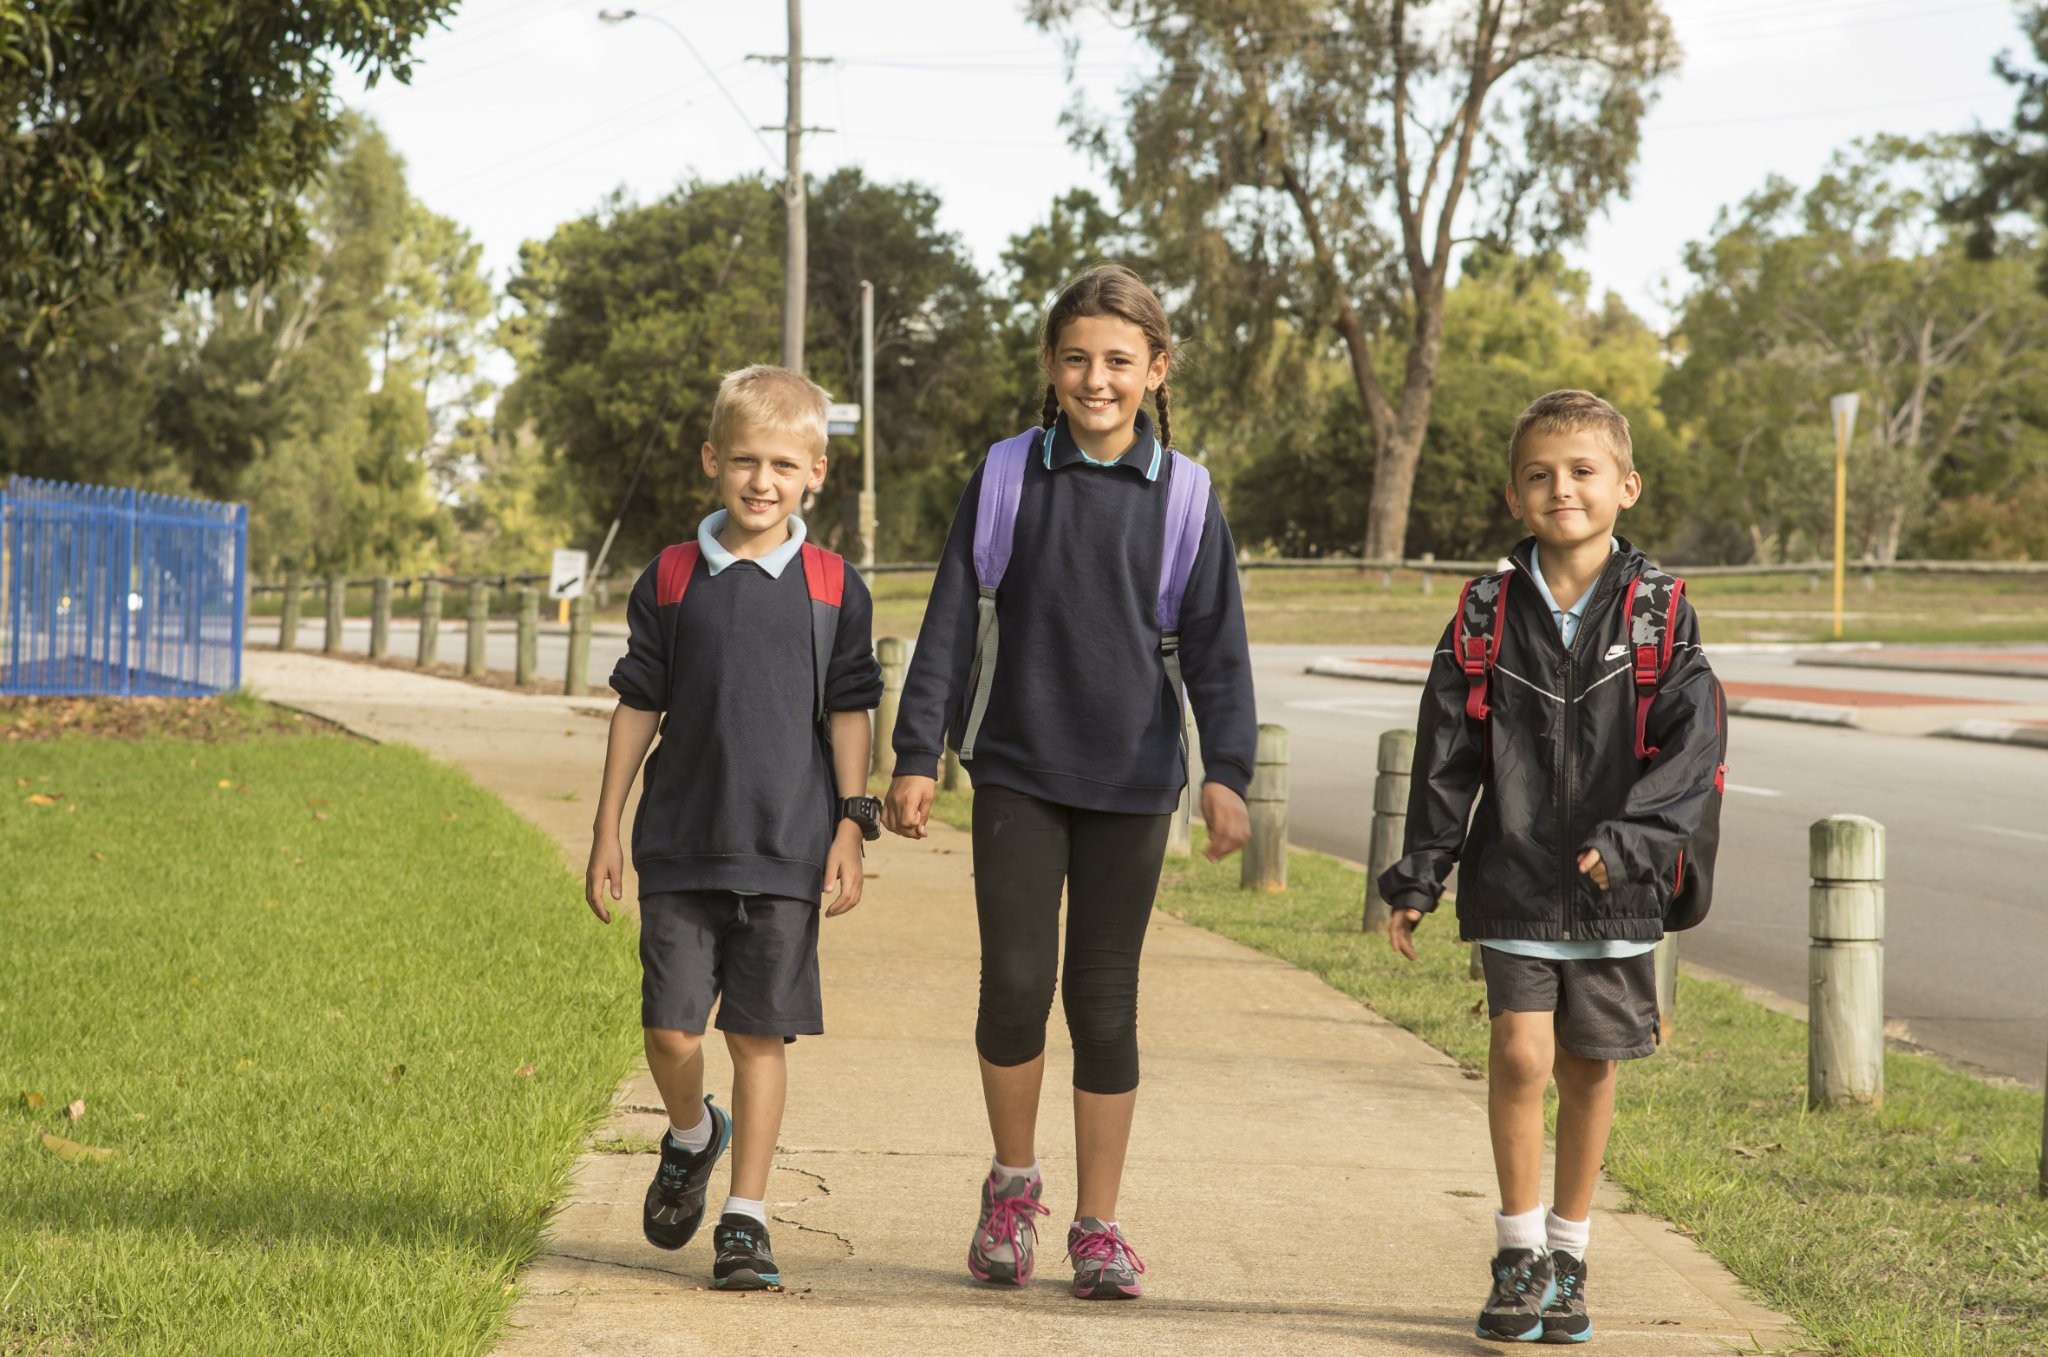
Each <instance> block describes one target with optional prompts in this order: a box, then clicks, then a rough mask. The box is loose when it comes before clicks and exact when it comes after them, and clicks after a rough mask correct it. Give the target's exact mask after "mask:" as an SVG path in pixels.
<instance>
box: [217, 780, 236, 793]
mask: <svg viewBox="0 0 2048 1357" xmlns="http://www.w3.org/2000/svg"><path fill="white" fill-rule="evenodd" d="M215 785H216V786H218V787H219V788H220V789H221V790H222V791H226V790H227V789H228V788H230V787H232V786H234V785H235V780H234V779H233V778H231V777H224V778H222V779H221V780H220V781H219V782H218V783H216V784H215Z"/></svg>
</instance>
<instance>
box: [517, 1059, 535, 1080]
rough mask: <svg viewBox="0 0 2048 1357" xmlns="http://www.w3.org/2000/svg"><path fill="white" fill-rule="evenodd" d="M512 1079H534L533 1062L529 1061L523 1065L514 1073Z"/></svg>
mask: <svg viewBox="0 0 2048 1357" xmlns="http://www.w3.org/2000/svg"><path fill="white" fill-rule="evenodd" d="M512 1077H513V1078H514V1079H531V1078H533V1062H532V1061H531V1060H529V1061H527V1062H526V1063H525V1064H524V1065H521V1066H520V1067H519V1068H518V1069H516V1070H514V1071H512Z"/></svg>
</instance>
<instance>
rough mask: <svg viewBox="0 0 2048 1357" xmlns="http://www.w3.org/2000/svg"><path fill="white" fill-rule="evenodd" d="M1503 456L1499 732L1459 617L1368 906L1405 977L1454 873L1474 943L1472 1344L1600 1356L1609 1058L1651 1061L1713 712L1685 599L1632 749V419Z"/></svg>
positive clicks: (1701, 806)
mask: <svg viewBox="0 0 2048 1357" xmlns="http://www.w3.org/2000/svg"><path fill="white" fill-rule="evenodd" d="M1508 455H1509V463H1510V468H1511V476H1510V480H1509V484H1508V488H1507V501H1508V508H1509V510H1510V511H1511V512H1512V513H1513V514H1514V516H1515V518H1516V519H1518V520H1520V521H1521V522H1523V523H1525V524H1527V525H1528V527H1529V530H1530V533H1531V534H1532V535H1531V536H1530V537H1529V538H1528V539H1526V540H1524V541H1523V542H1522V543H1521V544H1520V545H1519V546H1517V547H1516V548H1515V550H1514V554H1513V558H1514V564H1515V569H1514V571H1512V572H1510V575H1509V577H1508V578H1507V579H1506V580H1505V581H1503V585H1502V588H1503V590H1504V597H1502V599H1501V600H1500V603H1499V621H1498V624H1497V625H1498V628H1499V640H1500V649H1499V652H1498V656H1497V659H1496V661H1495V663H1494V664H1493V667H1492V673H1491V679H1490V684H1489V687H1490V713H1489V715H1488V716H1487V719H1486V720H1485V721H1484V723H1483V724H1482V722H1481V721H1479V720H1475V719H1473V717H1472V716H1470V715H1468V711H1469V710H1470V708H1469V707H1468V702H1467V699H1468V695H1469V694H1470V691H1471V685H1470V680H1468V678H1467V675H1466V673H1465V672H1464V670H1463V668H1462V667H1461V666H1460V664H1459V662H1458V657H1457V654H1456V652H1455V649H1454V644H1455V641H1454V638H1455V637H1456V636H1457V634H1458V628H1457V623H1456V622H1455V621H1454V622H1453V624H1452V627H1451V629H1450V630H1448V631H1447V632H1446V633H1445V637H1444V640H1443V641H1442V642H1441V643H1440V644H1439V648H1438V650H1437V653H1436V659H1435V663H1434V665H1433V666H1432V668H1431V669H1430V674H1429V682H1428V687H1427V688H1426V690H1425V692H1424V695H1423V699H1422V709H1421V721H1420V728H1419V730H1418V732H1417V738H1416V747H1415V769H1414V781H1413V784H1412V787H1411V791H1410V796H1409V802H1408V825H1407V839H1406V842H1405V844H1404V845H1403V846H1404V848H1405V850H1406V855H1405V856H1404V857H1402V858H1401V860H1400V861H1399V862H1397V863H1395V864H1394V865H1393V866H1392V867H1390V868H1388V869H1387V870H1386V871H1385V872H1384V873H1382V874H1381V876H1380V879H1379V890H1380V894H1381V895H1382V897H1384V898H1385V900H1386V901H1387V903H1388V905H1389V906H1391V907H1392V909H1393V924H1392V929H1391V932H1390V940H1391V941H1392V943H1393V946H1394V949H1395V950H1396V951H1397V952H1399V953H1400V954H1401V955H1402V956H1404V957H1407V958H1408V959H1410V960H1413V959H1414V957H1415V945H1414V936H1415V926H1416V925H1417V924H1418V923H1419V922H1421V919H1422V916H1423V915H1424V914H1426V913H1428V912H1429V911H1431V910H1433V909H1435V908H1436V904H1437V899H1438V897H1439V895H1440V894H1441V893H1442V891H1443V886H1444V880H1445V878H1446V877H1448V876H1449V875H1450V872H1451V868H1452V866H1453V864H1457V865H1459V882H1458V894H1457V899H1458V930H1459V936H1460V937H1461V938H1464V939H1466V940H1470V941H1476V942H1479V943H1480V944H1481V949H1480V951H1481V959H1482V961H1483V964H1484V966H1485V970H1486V998H1487V1010H1488V1012H1489V1013H1490V1014H1491V1015H1492V1020H1493V1037H1492V1044H1491V1049H1490V1051H1489V1054H1488V1061H1487V1072H1488V1079H1489V1087H1488V1090H1487V1094H1488V1096H1487V1121H1488V1125H1489V1127H1490V1129H1491V1132H1492V1139H1493V1157H1494V1167H1495V1171H1496V1173H1497V1174H1498V1176H1499V1179H1500V1193H1501V1205H1500V1211H1499V1213H1498V1214H1497V1215H1496V1216H1495V1217H1494V1226H1495V1236H1496V1237H1495V1247H1496V1250H1497V1252H1496V1254H1495V1256H1494V1260H1493V1288H1492V1292H1491V1294H1490V1295H1489V1296H1488V1298H1487V1301H1486V1305H1485V1308H1484V1309H1483V1310H1482V1311H1481V1312H1480V1316H1479V1323H1478V1333H1479V1336H1480V1337H1482V1338H1496V1339H1503V1340H1509V1341H1521V1342H1532V1341H1537V1340H1541V1341H1544V1342H1549V1343H1582V1342H1585V1341H1586V1340H1588V1339H1590V1338H1591V1337H1592V1336H1593V1329H1592V1321H1591V1320H1590V1319H1589V1318H1588V1317H1587V1314H1586V1304H1585V1286H1586V1262H1585V1259H1586V1244H1587V1232H1588V1227H1589V1224H1590V1216H1591V1211H1592V1203H1593V1188H1594V1185H1595V1183H1596V1181H1597V1180H1598V1178H1599V1175H1600V1163H1601V1158H1602V1156H1603V1154H1604V1153H1605V1152H1606V1148H1607V1135H1608V1131H1609V1129H1610V1128H1611V1126H1612V1124H1613V1119H1614V1077H1615V1062H1616V1061H1617V1060H1626V1059H1632V1058H1635V1057H1638V1056H1645V1055H1648V1054H1650V1053H1651V1052H1652V1051H1654V1050H1655V1049H1656V1045H1657V1030H1658V1029H1657V984H1656V971H1655V962H1654V960H1653V958H1652V956H1651V949H1652V948H1654V947H1655V946H1656V943H1657V940H1658V939H1659V938H1661V937H1662V936H1663V933H1664V910H1665V907H1666V905H1667V904H1668V903H1669V901H1670V899H1671V896H1672V893H1673V891H1674V889H1675V888H1676V878H1677V875H1678V870H1677V868H1678V860H1679V854H1680V853H1681V852H1682V850H1683V849H1684V848H1685V846H1686V844H1687V842H1688V841H1689V840H1690V839H1691V838H1692V836H1693V834H1694V832H1695V831H1696V830H1697V829H1698V828H1699V826H1700V822H1701V817H1702V815H1703V813H1704V812H1705V810H1706V807H1707V803H1708V800H1709V798H1710V797H1711V796H1712V795H1713V793H1714V789H1715V778H1716V776H1717V772H1716V770H1717V768H1718V766H1719V750H1720V745H1719V728H1718V724H1719V721H1720V719H1721V713H1720V709H1719V705H1718V703H1717V696H1716V695H1717V691H1718V689H1717V685H1716V684H1715V682H1714V677H1713V674H1712V671H1711V670H1710V669H1709V668H1708V666H1707V662H1706V658H1705V656H1704V655H1703V654H1702V653H1701V650H1700V645H1699V641H1700V636H1699V621H1698V618H1697V617H1696V616H1695V615H1694V614H1693V611H1692V609H1691V608H1690V606H1687V605H1685V604H1684V603H1683V601H1682V596H1681V599H1680V600H1679V601H1678V602H1677V603H1676V604H1675V605H1674V608H1673V612H1672V615H1671V618H1670V623H1669V625H1670V628H1671V642H1672V648H1671V663H1670V668H1669V669H1668V670H1667V671H1666V672H1665V674H1664V677H1663V679H1662V680H1661V682H1660V683H1659V684H1658V688H1657V693H1656V696H1655V699H1654V701H1652V702H1651V704H1650V706H1649V708H1648V716H1647V721H1646V723H1645V727H1644V737H1645V738H1644V740H1643V745H1642V747H1643V748H1645V749H1648V750H1653V751H1655V753H1654V756H1653V757H1651V758H1649V759H1648V760H1647V761H1646V760H1643V759H1640V758H1638V756H1637V748H1638V745H1637V730H1636V721H1637V710H1636V708H1637V703H1636V691H1635V687H1634V685H1633V684H1632V683H1631V682H1630V681H1629V676H1630V674H1631V672H1632V664H1633V647H1632V644H1631V637H1630V635H1629V623H1630V619H1629V618H1628V617H1627V616H1626V615H1625V612H1624V607H1623V604H1622V602H1621V600H1622V598H1623V597H1624V596H1625V595H1626V594H1627V592H1628V586H1629V584H1630V582H1631V580H1633V579H1634V578H1635V577H1636V576H1638V575H1639V574H1640V573H1641V572H1642V571H1643V570H1644V569H1645V568H1646V567H1647V566H1648V561H1647V560H1646V559H1645V558H1644V557H1643V555H1642V554H1641V553H1640V552H1638V551H1637V550H1636V549H1635V548H1634V547H1632V546H1630V545H1629V544H1628V543H1627V542H1626V541H1623V540H1622V539H1620V538H1618V537H1616V536H1614V522H1615V519H1616V517H1617V516H1618V515H1619V514H1620V512H1621V511H1622V510H1623V509H1626V508H1628V507H1629V506H1630V505H1632V504H1634V503H1635V501H1636V498H1637V496H1638V495H1640V494H1641V493H1642V478H1641V477H1640V476H1638V475H1637V474H1636V471H1635V468H1634V465H1633V459H1632V456H1631V451H1630V444H1629V434H1628V421H1627V420H1626V419H1624V418H1623V417H1622V415H1621V413H1620V412H1619V411H1617V410H1616V409H1615V408H1614V407H1613V406H1611V405H1609V404H1608V403H1607V402H1606V401H1603V400H1601V399H1600V398H1599V397H1597V396H1594V395H1592V394H1590V393H1588V392H1584V391H1554V392H1552V393H1551V394H1549V395H1547V396H1544V397H1543V398H1541V399H1540V400H1538V401H1536V402H1535V403H1534V404H1532V405H1531V406H1530V407H1529V408H1528V409H1527V410H1525V411H1523V412H1522V415H1521V418H1520V419H1519V420H1517V421H1516V424H1515V430H1514V434H1513V436H1512V437H1511V438H1510V440H1509V443H1508ZM1482 705H1484V704H1482ZM1482 791H1483V792H1484V795H1481V792H1482ZM1475 797H1476V798H1477V799H1478V803H1479V804H1478V811H1477V814H1476V815H1474V814H1473V813H1472V812H1473V801H1474V798H1475ZM1468 819H1469V820H1470V829H1469V831H1468V829H1467V821H1468ZM1553 1073H1555V1075H1556V1077H1557V1088H1558V1115H1557V1176H1556V1190H1557V1201H1556V1206H1555V1209H1554V1210H1551V1211H1550V1212H1549V1213H1548V1214H1547V1215H1546V1213H1545V1209H1544V1206H1543V1203H1542V1162H1543V1094H1544V1089H1545V1086H1546V1085H1547V1084H1548V1082H1549V1080H1550V1077H1551V1075H1552V1074H1553Z"/></svg>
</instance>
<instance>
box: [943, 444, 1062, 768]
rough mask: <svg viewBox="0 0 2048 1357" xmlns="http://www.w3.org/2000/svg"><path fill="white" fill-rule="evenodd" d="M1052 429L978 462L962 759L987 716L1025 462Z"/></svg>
mask: <svg viewBox="0 0 2048 1357" xmlns="http://www.w3.org/2000/svg"><path fill="white" fill-rule="evenodd" d="M1051 437H1052V430H1051V429H1026V430H1025V431H1024V432H1023V433H1020V434H1018V435H1017V436H1016V437H1014V438H1005V439H1004V440H1003V441H1002V442H1000V443H998V444H996V445H995V446H994V447H992V448H990V449H989V450H988V459H987V460H986V461H984V462H983V463H982V465H981V493H980V495H979V496H978V497H977V498H976V500H975V505H974V582H975V584H976V585H977V586H978V587H979V589H980V591H981V596H980V597H979V598H978V599H977V600H976V601H975V605H974V610H975V617H974V667H973V669H972V671H970V673H969V674H968V678H967V686H968V687H969V688H970V689H971V690H972V691H973V694H974V698H973V701H972V703H971V704H970V706H969V707H968V709H967V724H966V725H965V726H963V727H962V728H961V734H960V758H961V761H962V762H966V761H968V760H971V759H972V758H973V757H974V741H975V737H976V736H978V735H979V734H981V722H982V718H983V717H985V716H987V715H988V696H989V692H990V691H991V689H992V688H993V686H994V684H995V680H996V650H997V643H998V640H999V637H998V635H997V628H996V590H997V589H998V588H999V587H1001V585H1002V582H1003V574H1004V572H1006V571H1007V570H1008V569H1009V568H1010V548H1011V547H1012V546H1013V545H1015V543H1016V540H1017V506H1018V503H1019V502H1020V501H1021V500H1022V498H1023V495H1024V463H1025V462H1026V461H1028V460H1029V459H1030V456H1031V449H1032V447H1033V446H1034V445H1036V444H1037V443H1038V442H1039V441H1040V440H1041V439H1049V438H1051Z"/></svg>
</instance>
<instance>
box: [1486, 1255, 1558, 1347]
mask: <svg viewBox="0 0 2048 1357" xmlns="http://www.w3.org/2000/svg"><path fill="white" fill-rule="evenodd" d="M1556 1299H1557V1273H1556V1271H1555V1269H1554V1268H1553V1266H1552V1264H1551V1261H1550V1254H1549V1253H1548V1252H1546V1251H1545V1250H1543V1249H1502V1250H1501V1251H1500V1252H1499V1253H1496V1254H1495V1255H1493V1292H1492V1294H1490V1295H1489V1296H1487V1298H1486V1308H1485V1309H1484V1310H1481V1311H1480V1312H1479V1325H1478V1327H1477V1328H1476V1329H1475V1330H1474V1332H1475V1333H1477V1334H1478V1335H1479V1336H1480V1337H1481V1338H1495V1339H1499V1340H1500V1341H1501V1342H1503V1343H1533V1342H1535V1341H1536V1340H1537V1339H1539V1338H1541V1337H1542V1336H1543V1312H1544V1311H1545V1310H1546V1309H1548V1308H1549V1307H1550V1303H1551V1302H1552V1301H1554V1300H1556Z"/></svg>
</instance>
